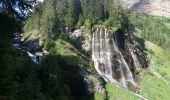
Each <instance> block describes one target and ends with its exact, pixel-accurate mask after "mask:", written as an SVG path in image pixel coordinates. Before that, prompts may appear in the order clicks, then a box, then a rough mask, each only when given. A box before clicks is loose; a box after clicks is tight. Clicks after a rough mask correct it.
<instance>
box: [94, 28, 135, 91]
mask: <svg viewBox="0 0 170 100" xmlns="http://www.w3.org/2000/svg"><path fill="white" fill-rule="evenodd" d="M115 56H116V57H115ZM114 59H116V60H114ZM92 60H93V61H94V66H95V69H96V70H97V72H98V73H99V74H100V75H101V76H102V77H103V78H104V79H105V81H106V82H112V83H114V84H116V85H118V86H120V87H123V88H126V89H128V84H129V83H130V84H132V85H134V86H137V85H136V83H135V82H134V79H133V75H132V73H131V71H130V69H129V66H128V64H127V63H126V61H125V59H124V57H123V55H122V53H121V52H120V51H119V49H118V47H117V44H116V42H115V41H114V39H110V38H109V34H108V33H107V30H106V29H105V30H104V29H99V28H97V30H96V32H95V33H93V35H92ZM115 62H116V63H118V64H117V65H116V64H115Z"/></svg>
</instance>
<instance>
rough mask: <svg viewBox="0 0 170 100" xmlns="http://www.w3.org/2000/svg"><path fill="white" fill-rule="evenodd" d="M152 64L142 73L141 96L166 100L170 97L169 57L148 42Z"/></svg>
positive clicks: (154, 99) (153, 99)
mask: <svg viewBox="0 0 170 100" xmlns="http://www.w3.org/2000/svg"><path fill="white" fill-rule="evenodd" d="M146 47H147V49H148V51H149V52H148V53H149V54H150V58H151V59H150V60H151V64H150V67H149V68H148V69H146V70H143V71H142V72H141V73H140V76H141V82H140V83H141V88H142V91H141V94H142V95H143V96H145V97H146V98H148V99H149V100H166V99H167V98H168V97H169V96H170V95H169V94H170V90H169V88H170V86H169V83H170V74H169V71H170V68H169V65H170V59H169V55H168V54H166V53H165V51H164V50H163V49H162V48H160V47H158V46H157V45H155V44H153V43H150V42H146Z"/></svg>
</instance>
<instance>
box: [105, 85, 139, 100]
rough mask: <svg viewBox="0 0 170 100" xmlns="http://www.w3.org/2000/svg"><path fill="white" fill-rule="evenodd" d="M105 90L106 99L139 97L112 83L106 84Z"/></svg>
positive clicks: (136, 99)
mask: <svg viewBox="0 0 170 100" xmlns="http://www.w3.org/2000/svg"><path fill="white" fill-rule="evenodd" d="M106 91H107V97H108V100H127V99H128V100H140V98H138V97H136V96H134V95H133V94H131V93H129V92H127V91H126V90H123V89H120V88H118V87H116V86H115V85H113V84H112V83H108V84H106ZM127 97H128V98H127Z"/></svg>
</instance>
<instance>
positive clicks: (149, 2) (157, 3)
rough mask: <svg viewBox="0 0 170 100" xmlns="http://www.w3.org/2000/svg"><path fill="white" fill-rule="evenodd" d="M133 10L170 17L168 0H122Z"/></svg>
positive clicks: (169, 1)
mask: <svg viewBox="0 0 170 100" xmlns="http://www.w3.org/2000/svg"><path fill="white" fill-rule="evenodd" d="M123 3H124V4H125V5H126V6H127V7H128V8H129V9H130V10H132V11H133V12H136V13H140V14H149V15H155V16H164V17H170V0H123Z"/></svg>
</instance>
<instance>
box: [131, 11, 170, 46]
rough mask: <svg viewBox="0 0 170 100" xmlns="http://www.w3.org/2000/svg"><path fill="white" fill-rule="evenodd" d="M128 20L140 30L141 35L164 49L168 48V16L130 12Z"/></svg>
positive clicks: (169, 21)
mask: <svg viewBox="0 0 170 100" xmlns="http://www.w3.org/2000/svg"><path fill="white" fill-rule="evenodd" d="M129 20H130V22H131V23H132V24H133V25H134V26H135V28H137V29H138V30H140V31H141V35H142V37H143V38H144V39H147V40H149V41H151V42H153V43H155V44H157V45H159V46H161V47H162V48H164V49H169V48H170V39H169V37H170V33H169V32H170V28H169V25H170V19H169V18H164V17H158V16H141V15H137V14H131V15H130V17H129Z"/></svg>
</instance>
